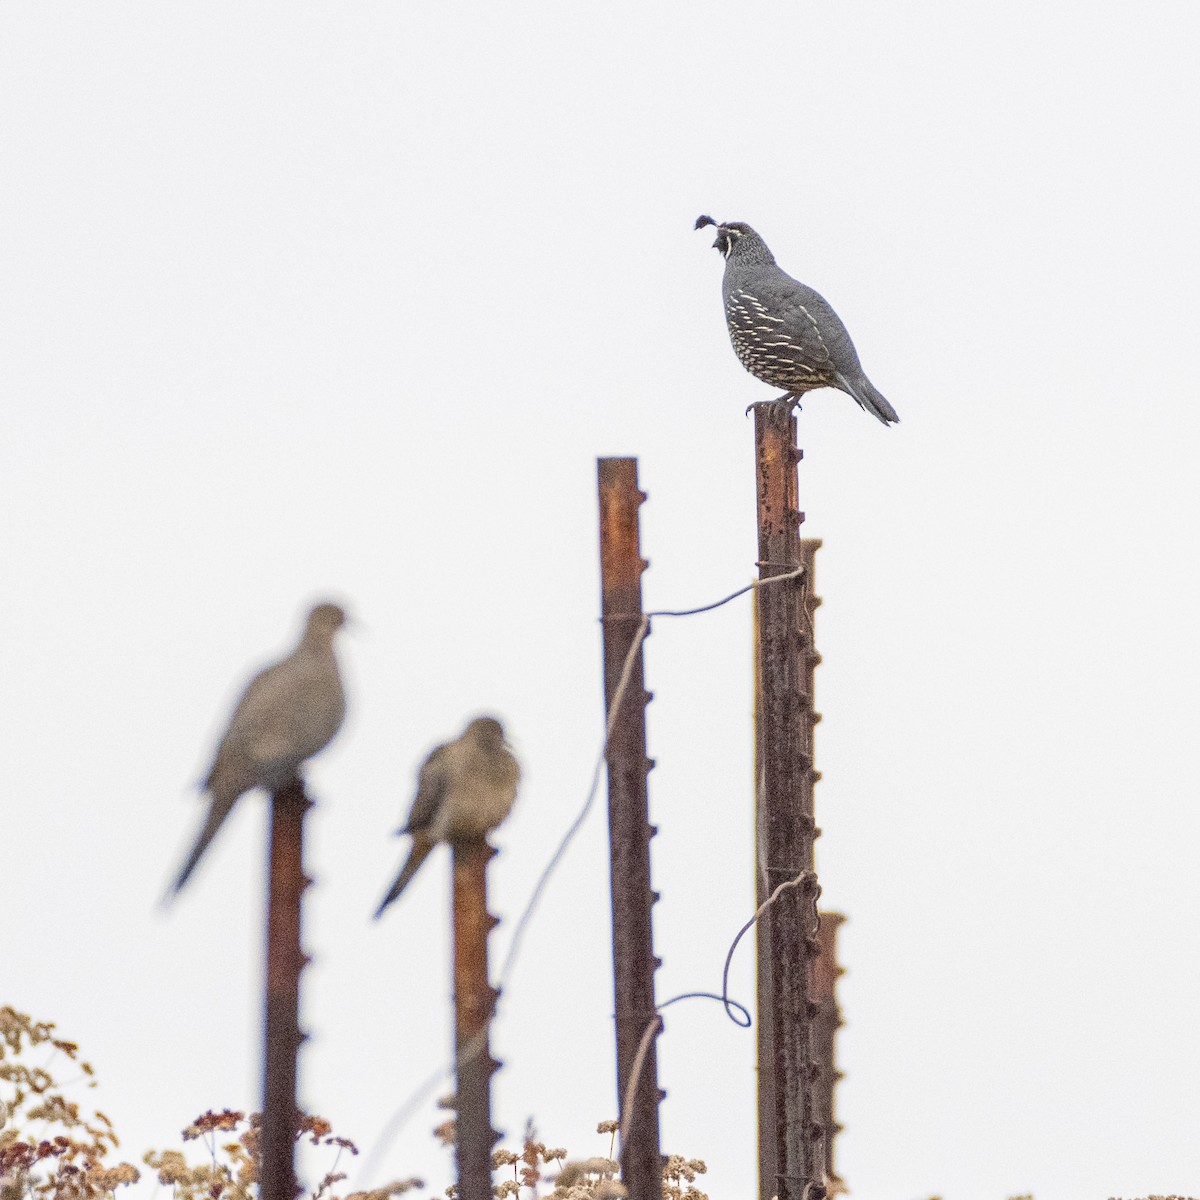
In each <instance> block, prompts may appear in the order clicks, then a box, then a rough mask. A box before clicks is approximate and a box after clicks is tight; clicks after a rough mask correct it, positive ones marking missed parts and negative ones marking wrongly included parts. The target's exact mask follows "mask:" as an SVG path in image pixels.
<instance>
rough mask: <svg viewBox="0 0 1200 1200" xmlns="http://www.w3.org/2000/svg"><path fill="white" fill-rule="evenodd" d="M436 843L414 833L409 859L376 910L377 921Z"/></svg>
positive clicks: (407, 883)
mask: <svg viewBox="0 0 1200 1200" xmlns="http://www.w3.org/2000/svg"><path fill="white" fill-rule="evenodd" d="M435 845H436V843H435V842H434V841H433V839H432V838H429V837H425V836H424V835H422V834H419V833H417V834H413V844H412V849H411V850H410V851H409V852H408V859H407V861H406V862H405V864H404V866H403V867H401V868H400V874H399V875H397V876H396V882H395V883H393V884H392V886H391V887H390V888H388V894H387V895H386V896H384V898H383V900H382V902H381V903H380V905H379V907H378V908H377V909H376V910H375V919H376V920H377V921H378V920H379V918H380V917H381V916H383V910H384V909H385V908H387V906H388V905H389V904H391V903H392V901H393V900H395V899H396V898H397V897H398V896H399V895H400V893H401V892H402V891H404V889H405V888H406V887H408V885H409V882H410V881H411V880H412V877H413V876H414V875H415V874H416V873H417V871H418V870H419V869H420V866H421V864H422V863H423V862H424V861H425V860H426V859H427V858H428V857H429V852H430V851H431V850H432V849H433V847H434V846H435Z"/></svg>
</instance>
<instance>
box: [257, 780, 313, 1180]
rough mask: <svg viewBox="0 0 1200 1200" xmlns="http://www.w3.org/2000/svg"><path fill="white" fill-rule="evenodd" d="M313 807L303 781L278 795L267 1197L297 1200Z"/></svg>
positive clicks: (270, 938) (272, 881)
mask: <svg viewBox="0 0 1200 1200" xmlns="http://www.w3.org/2000/svg"><path fill="white" fill-rule="evenodd" d="M311 807H312V802H311V801H310V800H309V799H308V796H307V795H305V792H304V784H303V782H302V781H301V780H300V779H299V778H294V779H291V780H289V781H288V782H287V783H285V784H283V785H282V786H281V787H278V788H276V789H275V791H274V792H273V793H272V795H271V849H270V868H269V885H268V886H269V891H268V896H267V979H266V1006H265V1007H266V1013H265V1023H266V1036H265V1050H264V1067H263V1117H262V1121H263V1123H262V1183H261V1187H260V1195H261V1197H262V1200H295V1196H296V1190H297V1189H296V1164H295V1156H296V1135H297V1132H298V1129H299V1116H298V1113H297V1107H296V1059H297V1056H298V1054H299V1051H300V1045H301V1043H302V1042H303V1041H304V1040H305V1038H304V1034H302V1033H301V1032H300V972H301V971H302V970H303V969H304V967H305V966H306V965H307V963H308V958H307V957H306V955H305V954H304V951H303V949H302V948H301V942H300V907H301V900H302V898H303V895H304V889H305V888H307V887H308V885H309V883H310V882H311V881H310V880H309V879H308V878H307V877H306V876H305V874H304V817H305V814H306V813H307V812H308V810H309V809H310V808H311Z"/></svg>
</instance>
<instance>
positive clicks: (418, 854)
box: [375, 717, 521, 917]
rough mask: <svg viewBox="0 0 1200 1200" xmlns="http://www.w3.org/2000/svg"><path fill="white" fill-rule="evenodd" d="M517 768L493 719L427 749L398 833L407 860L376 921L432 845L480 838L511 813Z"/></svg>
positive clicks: (484, 719) (475, 723)
mask: <svg viewBox="0 0 1200 1200" xmlns="http://www.w3.org/2000/svg"><path fill="white" fill-rule="evenodd" d="M520 778H521V768H520V766H518V764H517V760H516V759H515V758H514V757H513V755H512V751H511V750H509V748H508V746H507V745H505V742H504V727H503V726H502V725H501V724H500V722H499V721H497V720H496V719H495V717H477V718H476V719H475V720H474V721H472V722H471V723H470V724H469V725H468V726H467V727H466V729H465V730H464V731H463V734H462V736H461V737H459V738H456V739H455V740H454V741H453V742H446V743H445V744H444V745H442V746H438V747H437V748H436V749H435V750H433V751H432V752H431V753H430V755H429V757H428V758H427V759H426V760H425V762H424V763H423V764H422V765H421V770H420V773H419V774H418V776H417V795H416V799H415V800H413V806H412V811H411V812H409V814H408V821H407V822H406V823H405V825H404V828H403V829H401V830H399V832H400V833H408V834H411V835H412V849H411V850H410V851H409V852H408V860H407V861H406V862H405V864H404V866H403V867H402V868H401V869H400V874H399V875H397V876H396V882H395V883H393V884H392V886H391V887H390V888H389V889H388V894H387V895H386V896H384V898H383V903H382V904H380V906H379V908H378V909H377V910H376V912H375V916H376V917H378V916H380V915H381V914H382V912H383V910H384V909H385V908H387V906H388V905H389V904H391V902H392V901H393V900H395V899H396V897H397V896H399V895H400V893H401V892H402V891H404V889H405V888H406V887H408V882H409V880H410V879H412V877H413V876H414V875H415V874H416V873H417V869H418V868H419V867H420V865H421V864H422V863H423V862H424V861H425V859H426V857H427V856H428V854H429V852H430V851H431V850H432V849H433V848H434V846H436V845H437V844H438V842H455V841H476V840H479V839H482V838H485V837H486V836H487V835H488V834H489V833H490V832H491V831H492V830H493V829H495V828H496V826H497V825H499V824H500V822H501V821H503V820H504V818H505V817H507V816H508V814H509V812H510V811H511V809H512V806H513V801H514V800H515V799H516V797H517V783H518V782H519V781H520Z"/></svg>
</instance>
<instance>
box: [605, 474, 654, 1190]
mask: <svg viewBox="0 0 1200 1200" xmlns="http://www.w3.org/2000/svg"><path fill="white" fill-rule="evenodd" d="M597 475H598V482H599V493H600V581H601V592H602V604H601V611H602V614H603V617H602V622H603V623H602V628H603V637H604V700H605V712H606V713H608V714H611V713H612V706H613V703H614V701H615V699H616V693H617V689H618V687H619V684H620V679H621V674H622V671H623V668H624V666H625V662H626V659H627V658H628V657H629V653H630V650H631V649H632V647H633V644H634V641H635V639H636V637H637V635H638V632H639V629H640V628H641V622H642V572H643V571H644V570H645V569H646V566H647V563H646V561H645V560H644V559H643V558H642V556H641V549H640V538H639V529H638V509H639V507H640V505H641V503H642V501H644V500H645V498H646V497H645V494H644V493H643V492H641V491H639V489H638V483H637V459H634V458H602V459H599V460H598V462H597ZM649 699H650V696H649V693H648V692H647V691H646V690H645V682H644V676H643V671H642V652H641V648H640V647H639V648H638V650H637V652H636V654H635V657H634V663H633V670H632V674H631V676H630V679H629V683H628V686H627V688H626V690H625V693H624V696H623V698H622V700H621V704H620V709H619V711H618V713H617V717H616V720H615V723H614V725H613V732H612V737H611V738H610V739H609V743H608V750H607V762H608V825H609V843H610V852H611V863H610V865H611V878H612V917H613V984H614V992H615V996H616V1027H617V1029H616V1031H617V1096H618V1100H619V1103H620V1119H621V1128H622V1129H623V1130H627V1131H628V1132H627V1136H626V1137H624V1138H623V1139H622V1144H621V1179H622V1182H623V1183H624V1185H625V1187H626V1188H627V1189H628V1192H629V1196H630V1200H661V1196H662V1159H661V1154H660V1150H659V1124H658V1105H659V1101H660V1100H661V1099H662V1097H663V1093H662V1092H661V1091H660V1090H659V1086H658V1057H657V1051H656V1046H657V1037H658V1033H657V1030H658V1028H659V1026H658V1025H655V1024H654V1023H655V1022H657V1021H658V1019H659V1018H658V1014H657V1011H656V1007H655V998H654V972H655V970H656V969H657V968H658V967H659V966H660V965H661V960H659V959H658V958H657V957H655V954H654V942H653V931H652V920H651V910H652V907H653V905H654V902H655V901H656V900H657V899H658V896H657V894H656V893H655V892H654V891H653V889H652V888H651V883H650V839H651V837H653V836H654V832H655V831H654V827H653V826H651V825H650V824H649V819H648V818H649V811H648V800H647V789H646V776H647V773H648V772H649V770H650V768H651V766H652V765H653V764H652V762H651V760H650V759H648V758H647V757H646V703H647V701H648V700H649ZM652 1025H653V1027H654V1029H655V1032H653V1033H650V1034H648V1033H647V1031H648V1030H649V1029H651V1027H652ZM643 1039H648V1040H647V1044H646V1046H645V1051H644V1054H643V1056H642V1059H641V1065H640V1068H639V1067H638V1064H637V1060H638V1056H639V1050H640V1049H642V1043H643ZM631 1080H633V1081H634V1082H635V1084H636V1086H634V1087H633V1088H632V1089H631V1088H630V1082H631Z"/></svg>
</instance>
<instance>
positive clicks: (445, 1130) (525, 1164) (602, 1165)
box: [433, 1096, 708, 1200]
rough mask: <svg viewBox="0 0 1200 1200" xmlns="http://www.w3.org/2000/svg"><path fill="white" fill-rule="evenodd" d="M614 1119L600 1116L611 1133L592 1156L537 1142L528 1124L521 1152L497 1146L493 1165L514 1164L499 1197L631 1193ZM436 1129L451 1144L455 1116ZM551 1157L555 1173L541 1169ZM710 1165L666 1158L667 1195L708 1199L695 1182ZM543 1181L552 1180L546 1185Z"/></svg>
mask: <svg viewBox="0 0 1200 1200" xmlns="http://www.w3.org/2000/svg"><path fill="white" fill-rule="evenodd" d="M438 1104H439V1107H441V1108H449V1109H452V1108H453V1107H454V1097H453V1096H447V1097H445V1098H443V1099H442V1100H440V1101H439V1102H438ZM618 1128H619V1126H618V1123H617V1122H616V1121H601V1122H600V1124H599V1125H597V1126H596V1132H597V1133H607V1134H608V1135H609V1146H608V1154H607V1155H597V1156H594V1157H592V1158H582V1159H572V1158H570V1156H569V1154H568V1152H567V1150H566V1149H565V1148H564V1147H562V1146H547V1145H546V1144H545V1142H539V1141H538V1140H537V1136H536V1134H535V1133H534V1130H533V1127H532V1125H528V1126H526V1129H525V1138H524V1141H523V1143H522V1146H521V1150H520V1152H519V1153H518V1152H517V1151H515V1150H495V1151H493V1153H492V1167H493V1168H494V1169H495V1170H501V1169H503V1168H504V1167H512V1169H513V1177H512V1178H511V1179H501V1180H500V1181H499V1182H497V1183H496V1184H494V1185H493V1187H492V1195H493V1196H494V1197H495V1200H509V1198H510V1197H511V1198H512V1200H522V1193H524V1194H525V1196H524V1200H624V1197H626V1196H627V1195H628V1192H627V1190H626V1188H625V1185H624V1184H623V1183H622V1182H621V1181H620V1179H619V1178H618V1177H617V1176H618V1174H619V1172H620V1170H621V1165H620V1163H618V1162H617V1161H616V1159H615V1158H613V1157H612V1155H613V1152H614V1150H615V1148H616V1137H617V1132H618ZM433 1132H434V1135H435V1136H436V1137H438V1138H440V1139H441V1140H442V1141H443V1142H444V1143H446V1144H447V1145H452V1144H453V1142H454V1122H453V1121H447V1122H445V1123H443V1124H442V1125H439V1126H438V1127H437V1128H436V1129H435V1130H434V1131H433ZM548 1163H555V1164H557V1166H558V1174H557V1175H543V1173H542V1167H544V1166H545V1165H547V1164H548ZM706 1170H708V1168H707V1167H706V1166H705V1164H704V1163H703V1162H701V1161H700V1159H698V1158H686V1159H685V1158H681V1157H680V1156H679V1155H671V1156H669V1157H668V1156H664V1158H663V1200H708V1197H707V1196H706V1195H705V1193H704V1192H702V1191H700V1190H699V1189H698V1188H695V1187H693V1186H692V1183H693V1182H694V1180H695V1178H696V1176H697V1175H703V1174H704V1172H705V1171H706ZM543 1181H544V1182H545V1183H547V1184H549V1185H550V1186H549V1187H548V1188H547V1189H545V1190H543V1188H542V1186H541V1185H542V1183H543ZM446 1196H447V1197H448V1200H458V1188H457V1187H456V1186H455V1185H453V1184H451V1185H450V1186H449V1187H448V1188H446Z"/></svg>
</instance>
